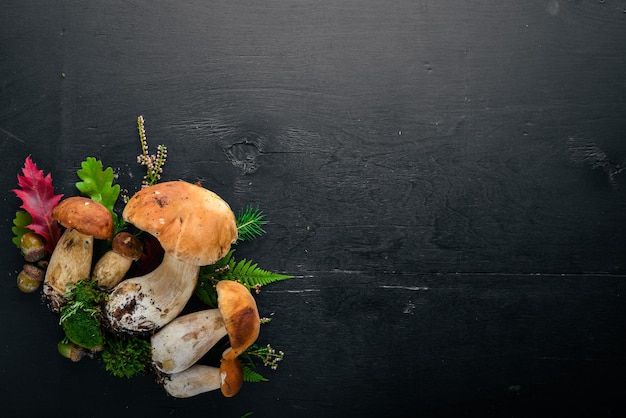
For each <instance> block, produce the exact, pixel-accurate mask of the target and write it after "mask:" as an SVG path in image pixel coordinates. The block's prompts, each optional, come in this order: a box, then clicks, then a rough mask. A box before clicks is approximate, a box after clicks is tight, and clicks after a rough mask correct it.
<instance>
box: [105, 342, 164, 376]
mask: <svg viewBox="0 0 626 418" xmlns="http://www.w3.org/2000/svg"><path fill="white" fill-rule="evenodd" d="M151 358H152V349H151V347H150V342H149V341H148V340H147V339H146V338H141V337H118V336H110V337H109V338H107V340H106V344H105V346H104V350H103V351H102V361H103V362H104V368H105V370H106V371H108V372H109V373H111V374H112V375H113V376H116V377H126V378H130V377H133V376H135V375H138V374H141V373H143V372H144V371H146V370H147V368H148V365H149V364H150V360H151Z"/></svg>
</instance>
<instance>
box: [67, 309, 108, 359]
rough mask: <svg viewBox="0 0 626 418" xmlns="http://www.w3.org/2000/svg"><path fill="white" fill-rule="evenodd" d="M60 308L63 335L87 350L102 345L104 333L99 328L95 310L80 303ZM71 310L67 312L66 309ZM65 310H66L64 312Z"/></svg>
mask: <svg viewBox="0 0 626 418" xmlns="http://www.w3.org/2000/svg"><path fill="white" fill-rule="evenodd" d="M73 306H74V309H73V308H72V307H69V306H68V307H67V309H63V310H61V316H62V317H63V318H64V320H63V321H61V325H62V326H63V331H65V336H66V337H67V338H68V339H69V340H70V341H71V342H73V343H74V344H76V345H79V346H81V347H83V348H86V349H88V350H94V349H96V348H99V347H102V346H103V345H104V335H103V334H102V331H101V329H100V320H99V319H98V316H97V311H94V310H90V309H87V308H85V307H83V306H81V305H80V304H78V305H73ZM69 310H72V312H71V313H69V314H68V312H67V311H69ZM64 311H66V312H64Z"/></svg>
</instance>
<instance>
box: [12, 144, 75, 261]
mask: <svg viewBox="0 0 626 418" xmlns="http://www.w3.org/2000/svg"><path fill="white" fill-rule="evenodd" d="M17 184H18V185H19V187H20V188H19V189H13V193H15V194H16V195H17V197H19V198H20V199H21V200H22V205H21V206H20V207H21V208H22V209H24V210H25V211H26V212H28V214H29V215H30V216H31V218H32V222H31V223H30V224H29V225H28V229H30V230H32V231H33V232H35V233H37V234H39V235H41V236H42V237H43V239H44V240H45V241H46V250H47V251H48V252H49V253H52V251H53V250H54V247H55V245H56V243H57V241H58V240H59V236H60V235H61V229H60V228H59V225H58V224H57V223H56V222H55V221H54V220H53V219H52V209H54V208H55V207H56V205H57V204H58V203H59V201H60V200H61V198H62V197H63V195H62V194H54V187H53V186H52V176H51V175H50V173H48V175H47V176H44V173H43V171H42V170H39V169H38V168H37V164H35V163H34V162H33V160H31V158H30V155H29V156H28V157H26V161H25V162H24V167H23V168H22V174H21V175H20V174H18V175H17Z"/></svg>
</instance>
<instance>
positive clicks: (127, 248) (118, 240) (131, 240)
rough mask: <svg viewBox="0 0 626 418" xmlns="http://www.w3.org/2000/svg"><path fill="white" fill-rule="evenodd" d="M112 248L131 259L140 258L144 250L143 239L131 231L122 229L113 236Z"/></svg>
mask: <svg viewBox="0 0 626 418" xmlns="http://www.w3.org/2000/svg"><path fill="white" fill-rule="evenodd" d="M111 249H112V250H113V251H115V252H116V253H118V254H119V255H122V256H124V257H126V258H129V259H131V260H134V261H136V260H138V259H139V257H141V253H142V252H143V245H142V244H141V240H140V239H139V238H137V237H136V236H134V235H133V234H131V233H130V232H126V231H122V232H120V233H118V234H117V235H115V237H113V241H112V242H111Z"/></svg>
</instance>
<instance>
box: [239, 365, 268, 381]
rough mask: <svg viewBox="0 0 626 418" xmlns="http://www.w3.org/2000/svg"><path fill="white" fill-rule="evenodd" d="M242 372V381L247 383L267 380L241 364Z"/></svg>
mask: <svg viewBox="0 0 626 418" xmlns="http://www.w3.org/2000/svg"><path fill="white" fill-rule="evenodd" d="M241 369H242V371H243V381H244V382H249V383H258V382H267V381H268V380H269V379H267V378H266V377H264V376H263V375H261V374H260V373H258V372H256V371H254V370H253V369H252V368H250V366H248V365H246V364H243V365H242V366H241Z"/></svg>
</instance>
